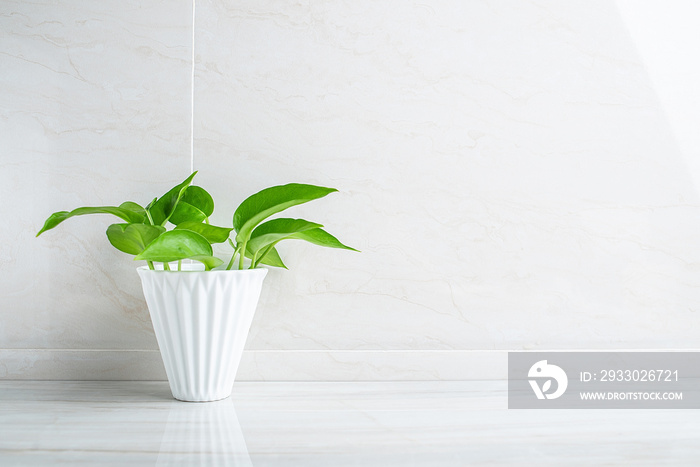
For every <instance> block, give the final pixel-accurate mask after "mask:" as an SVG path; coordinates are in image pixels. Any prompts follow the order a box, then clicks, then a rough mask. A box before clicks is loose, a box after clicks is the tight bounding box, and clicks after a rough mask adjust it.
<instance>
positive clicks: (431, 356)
mask: <svg viewBox="0 0 700 467" xmlns="http://www.w3.org/2000/svg"><path fill="white" fill-rule="evenodd" d="M507 355H508V352H507V351H504V350H496V351H489V350H484V351H482V350H435V351H430V350H427V351H423V350H247V351H245V352H244V353H243V358H242V360H241V366H240V368H239V370H238V376H237V378H236V379H237V380H238V381H434V380H435V381H462V380H493V379H506V377H507V361H508V357H507ZM0 379H7V380H77V381H86V380H132V381H142V380H146V381H151V380H165V379H166V378H165V370H164V368H163V363H162V361H161V358H160V353H159V352H158V351H157V350H75V349H46V350H40V349H0Z"/></svg>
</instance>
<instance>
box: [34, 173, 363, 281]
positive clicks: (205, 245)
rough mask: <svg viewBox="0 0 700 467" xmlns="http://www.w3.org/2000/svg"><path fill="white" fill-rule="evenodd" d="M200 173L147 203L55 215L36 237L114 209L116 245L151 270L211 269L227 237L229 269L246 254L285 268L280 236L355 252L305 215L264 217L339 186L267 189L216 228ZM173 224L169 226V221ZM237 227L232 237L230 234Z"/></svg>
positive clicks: (110, 231)
mask: <svg viewBox="0 0 700 467" xmlns="http://www.w3.org/2000/svg"><path fill="white" fill-rule="evenodd" d="M196 174H197V172H194V173H192V175H190V176H189V177H187V179H185V180H184V181H183V182H182V183H180V184H178V185H176V186H174V187H173V188H171V189H170V190H169V191H168V192H167V193H165V194H164V195H163V196H161V197H160V198H154V199H153V201H151V202H150V203H148V205H146V207H142V206H140V205H139V204H137V203H134V202H132V201H127V202H125V203H122V204H120V205H119V206H100V207H82V208H77V209H74V210H73V211H59V212H55V213H53V214H51V216H49V218H48V219H46V222H45V223H44V227H42V229H41V230H40V231H39V232H38V233H37V234H36V236H37V237H38V236H39V235H41V234H42V233H44V232H46V231H47V230H51V229H53V228H54V227H56V226H57V225H58V224H60V223H61V222H63V221H65V220H66V219H69V218H71V217H74V216H81V215H85V214H112V215H114V216H117V217H119V218H121V219H122V220H124V221H126V222H125V223H118V224H112V225H110V226H109V227H108V228H107V238H108V239H109V242H110V243H111V244H112V246H114V247H115V248H116V249H117V250H119V251H122V252H124V253H128V254H130V255H134V256H135V257H134V259H135V260H144V261H146V262H147V263H148V267H149V268H150V269H155V267H154V263H156V262H159V263H163V269H165V270H170V266H169V263H171V262H175V261H177V262H178V270H180V269H181V265H182V260H183V259H192V260H196V261H199V262H201V263H203V264H204V268H205V269H206V270H207V271H209V270H211V269H213V268H216V267H218V266H222V265H223V264H224V261H223V260H221V259H220V258H217V257H215V256H214V254H213V249H212V245H213V244H215V243H225V242H228V243H229V244H230V245H231V246H232V247H233V254H232V256H231V258H230V260H229V262H228V265H227V266H226V269H231V268H232V267H233V266H234V264H235V262H236V259H238V269H243V268H244V258H248V259H249V260H250V262H249V268H250V269H253V268H256V267H258V266H259V265H260V264H265V265H268V266H275V267H282V268H285V269H286V266H285V264H284V263H283V262H282V258H280V255H279V253H278V251H277V249H276V248H275V246H276V245H277V244H278V243H279V242H281V241H282V240H288V239H298V240H305V241H307V242H310V243H314V244H316V245H320V246H325V247H330V248H343V249H346V250H353V251H357V250H355V249H354V248H351V247H349V246H346V245H343V244H342V243H341V242H340V241H338V239H337V238H335V237H334V236H332V235H331V234H329V233H328V232H326V231H325V230H323V226H322V225H321V224H316V223H314V222H309V221H306V220H303V219H288V218H278V219H272V220H268V221H267V222H263V221H264V220H265V219H267V218H269V217H270V216H273V215H275V214H277V213H279V212H282V211H284V210H285V209H287V208H289V207H292V206H296V205H298V204H303V203H306V202H308V201H312V200H315V199H319V198H322V197H324V196H326V195H328V194H330V193H333V192H334V191H338V190H336V189H335V188H325V187H320V186H315V185H304V184H299V183H290V184H287V185H279V186H273V187H270V188H266V189H264V190H262V191H260V192H258V193H255V194H254V195H252V196H250V197H248V198H247V199H245V200H244V201H243V202H242V203H241V204H240V205H239V206H238V208H237V209H236V211H235V213H234V214H233V226H232V227H230V228H229V227H217V226H214V225H211V224H209V217H210V216H211V215H212V213H213V212H214V200H213V199H212V197H211V195H210V194H209V193H207V191H206V190H205V189H204V188H202V187H198V186H193V185H191V183H192V179H193V178H194V176H195V175H196ZM168 223H170V224H172V225H173V226H174V228H173V229H172V230H167V229H166V225H167V224H168ZM233 232H235V235H234V236H233V238H231V234H232V233H233Z"/></svg>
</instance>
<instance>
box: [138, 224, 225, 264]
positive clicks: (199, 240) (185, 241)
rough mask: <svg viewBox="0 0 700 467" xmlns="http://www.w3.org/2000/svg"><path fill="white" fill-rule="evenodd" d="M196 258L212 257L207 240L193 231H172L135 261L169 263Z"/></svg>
mask: <svg viewBox="0 0 700 467" xmlns="http://www.w3.org/2000/svg"><path fill="white" fill-rule="evenodd" d="M195 256H212V249H211V245H210V244H209V242H208V241H207V239H206V238H204V237H202V236H201V235H199V234H198V233H196V232H192V231H191V230H171V231H169V232H165V233H164V234H162V235H161V236H160V237H158V238H156V239H155V240H154V241H153V242H151V244H150V245H148V246H147V247H146V249H145V250H143V251H142V252H141V254H139V255H138V256H136V258H134V259H137V260H146V261H159V262H162V263H169V262H172V261H178V260H181V259H187V258H192V257H195Z"/></svg>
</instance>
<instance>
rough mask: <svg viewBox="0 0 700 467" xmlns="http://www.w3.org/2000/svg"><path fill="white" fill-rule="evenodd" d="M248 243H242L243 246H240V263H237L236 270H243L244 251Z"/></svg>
mask: <svg viewBox="0 0 700 467" xmlns="http://www.w3.org/2000/svg"><path fill="white" fill-rule="evenodd" d="M247 243H248V242H243V246H241V251H240V254H241V261H240V262H239V263H238V269H243V259H244V258H245V249H246V244H247Z"/></svg>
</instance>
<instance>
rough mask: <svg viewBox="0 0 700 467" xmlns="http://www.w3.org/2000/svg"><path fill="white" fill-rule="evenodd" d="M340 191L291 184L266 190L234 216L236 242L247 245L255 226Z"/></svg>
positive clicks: (248, 199) (244, 203)
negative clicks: (287, 210) (281, 213)
mask: <svg viewBox="0 0 700 467" xmlns="http://www.w3.org/2000/svg"><path fill="white" fill-rule="evenodd" d="M334 191H338V190H336V189H335V188H325V187H320V186H315V185H304V184H300V183H290V184H288V185H279V186H273V187H270V188H266V189H264V190H262V191H260V192H258V193H256V194H254V195H252V196H250V197H248V198H247V199H246V200H245V201H243V202H242V203H241V204H240V206H238V209H236V212H235V213H234V214H233V228H234V229H236V242H237V243H245V242H247V241H248V239H249V237H250V234H251V233H252V231H253V229H254V228H255V226H257V225H258V224H259V223H260V222H262V221H263V220H265V219H267V218H268V217H270V216H271V215H273V214H276V213H278V212H280V211H284V210H285V209H287V208H289V207H291V206H296V205H298V204H303V203H306V202H308V201H312V200H314V199H318V198H323V197H324V196H326V195H328V194H329V193H333V192H334Z"/></svg>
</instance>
